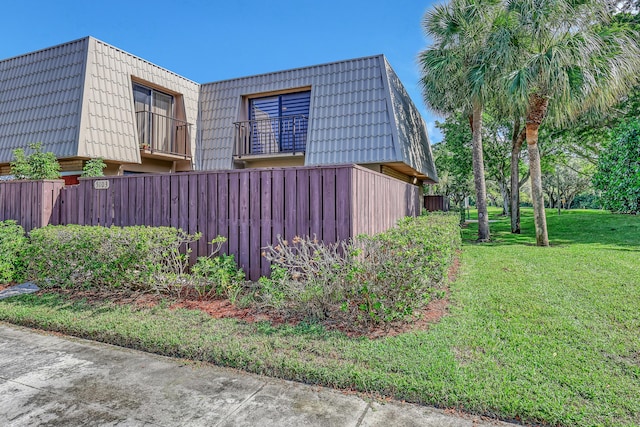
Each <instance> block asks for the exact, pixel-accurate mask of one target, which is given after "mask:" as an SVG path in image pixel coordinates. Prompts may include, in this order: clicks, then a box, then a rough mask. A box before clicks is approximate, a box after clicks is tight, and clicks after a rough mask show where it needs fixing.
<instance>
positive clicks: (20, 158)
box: [11, 142, 60, 179]
mask: <svg viewBox="0 0 640 427" xmlns="http://www.w3.org/2000/svg"><path fill="white" fill-rule="evenodd" d="M29 148H30V149H31V150H32V151H33V152H32V153H31V154H29V155H27V154H25V152H24V150H23V149H22V148H17V149H15V150H13V156H14V158H15V160H14V161H13V162H11V174H12V175H13V176H14V177H15V178H16V179H58V178H60V163H58V160H57V159H56V155H55V154H53V153H52V152H47V153H43V152H42V143H40V142H38V143H34V144H29Z"/></svg>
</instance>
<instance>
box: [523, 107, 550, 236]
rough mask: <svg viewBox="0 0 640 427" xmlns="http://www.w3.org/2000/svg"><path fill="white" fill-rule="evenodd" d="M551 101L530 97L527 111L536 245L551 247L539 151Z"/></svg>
mask: <svg viewBox="0 0 640 427" xmlns="http://www.w3.org/2000/svg"><path fill="white" fill-rule="evenodd" d="M548 105H549V99H548V98H546V97H543V96H540V95H538V94H532V95H531V96H530V97H529V108H528V111H527V150H528V152H529V170H530V174H531V198H532V199H533V221H534V224H535V226H536V244H537V245H538V246H549V236H548V234H547V217H546V214H545V211H544V195H543V193H542V171H541V169H540V151H539V150H538V129H539V128H540V123H542V120H543V119H544V117H545V115H546V114H547V107H548Z"/></svg>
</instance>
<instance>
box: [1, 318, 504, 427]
mask: <svg viewBox="0 0 640 427" xmlns="http://www.w3.org/2000/svg"><path fill="white" fill-rule="evenodd" d="M0 425H1V426H15V427H18V426H65V427H67V426H116V425H117V426H303V425H304V426H385V427H390V426H449V427H462V426H464V427H471V426H474V427H481V426H482V427H484V426H512V424H507V423H501V422H497V421H490V420H489V421H487V420H482V419H480V418H479V417H475V416H464V417H460V416H457V415H452V414H448V413H445V412H444V411H441V410H438V409H433V408H428V407H424V406H419V405H410V404H402V403H386V404H380V403H377V402H369V401H367V400H364V399H362V398H361V397H359V396H356V395H347V394H344V393H341V392H339V391H336V390H332V389H328V388H324V387H317V386H310V385H305V384H300V383H295V382H291V381H283V380H278V379H273V378H267V377H262V376H258V375H252V374H247V373H243V372H240V371H236V370H232V369H226V368H220V367H216V366H212V365H209V364H203V363H195V362H188V361H184V360H176V359H171V358H167V357H162V356H157V355H153V354H149V353H144V352H140V351H135V350H130V349H125V348H120V347H116V346H111V345H106V344H101V343H96V342H92V341H86V340H80V339H76V338H70V337H61V336H56V335H52V334H46V333H43V332H38V331H33V330H30V329H27V328H21V327H16V326H13V325H9V324H6V323H0Z"/></svg>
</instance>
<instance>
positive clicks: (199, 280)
mask: <svg viewBox="0 0 640 427" xmlns="http://www.w3.org/2000/svg"><path fill="white" fill-rule="evenodd" d="M226 240H227V239H226V238H224V237H222V236H218V237H216V238H215V239H213V240H212V241H211V242H209V243H210V244H211V245H212V246H213V247H214V249H213V250H212V252H211V254H209V256H206V257H198V260H197V261H196V263H195V265H194V266H193V267H192V268H191V273H192V275H193V279H194V284H193V289H194V290H195V291H196V292H197V293H198V296H200V297H211V296H218V297H224V298H228V299H229V300H230V301H231V303H232V304H235V303H236V300H237V297H238V295H239V294H240V292H241V291H242V290H243V285H244V272H243V271H242V270H241V269H239V268H238V265H237V264H236V260H235V257H234V256H233V255H227V254H220V248H221V247H222V244H223V243H224V242H226Z"/></svg>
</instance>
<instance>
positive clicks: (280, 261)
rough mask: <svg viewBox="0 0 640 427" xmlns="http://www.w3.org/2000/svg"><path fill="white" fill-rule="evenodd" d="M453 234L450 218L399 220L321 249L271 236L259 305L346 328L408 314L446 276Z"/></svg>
mask: <svg viewBox="0 0 640 427" xmlns="http://www.w3.org/2000/svg"><path fill="white" fill-rule="evenodd" d="M459 243H460V233H459V228H458V217H457V215H448V214H429V215H424V216H422V217H419V218H406V219H404V220H402V221H400V222H399V223H398V226H397V227H394V228H392V229H390V230H388V231H386V232H383V233H379V234H377V235H375V236H358V237H357V238H356V239H354V240H353V241H352V242H346V241H342V242H340V243H335V244H323V243H321V242H319V241H317V240H316V239H311V238H309V237H305V238H301V237H296V238H295V239H293V241H292V242H291V243H289V242H288V241H286V240H282V239H279V241H278V244H277V245H276V246H267V247H266V248H265V251H264V256H265V257H266V258H267V260H269V261H271V263H272V266H273V267H272V268H273V271H272V275H271V278H268V279H267V278H262V279H261V280H260V282H259V286H260V287H259V291H258V297H257V301H258V303H259V304H262V306H263V307H264V306H268V307H271V308H275V309H279V310H282V311H284V312H285V313H286V314H289V315H294V316H302V317H309V318H314V319H330V320H333V321H342V322H345V323H348V324H351V325H361V326H365V325H368V324H379V323H389V322H392V321H395V320H405V321H406V320H408V319H411V318H413V317H414V316H415V314H416V312H417V310H419V309H421V308H423V307H424V306H425V305H426V304H427V303H428V302H429V300H430V299H431V297H432V295H433V293H434V292H435V291H436V289H438V288H439V287H440V286H441V285H442V284H443V282H444V280H445V278H446V271H447V269H448V267H449V266H450V265H451V262H452V259H453V256H454V253H455V250H456V248H458V247H459Z"/></svg>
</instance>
